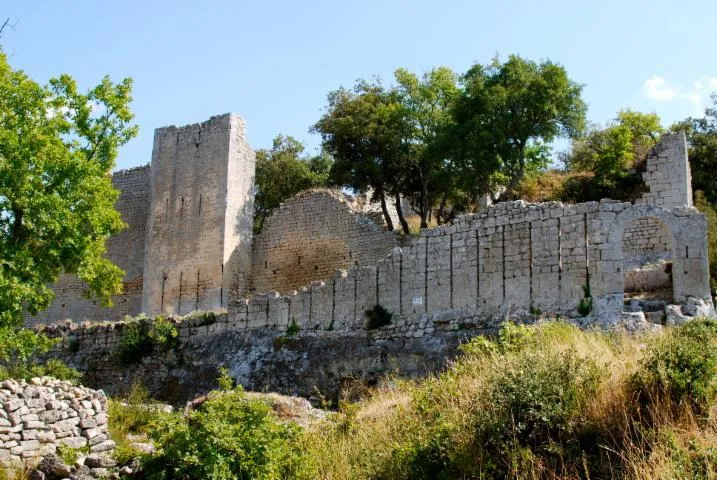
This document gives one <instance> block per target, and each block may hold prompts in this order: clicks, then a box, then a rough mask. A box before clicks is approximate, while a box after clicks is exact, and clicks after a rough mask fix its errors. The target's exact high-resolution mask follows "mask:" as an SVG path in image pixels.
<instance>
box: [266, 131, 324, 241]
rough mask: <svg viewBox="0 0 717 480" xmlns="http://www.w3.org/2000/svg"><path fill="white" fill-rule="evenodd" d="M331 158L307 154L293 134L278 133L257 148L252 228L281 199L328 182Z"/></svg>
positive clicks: (322, 185)
mask: <svg viewBox="0 0 717 480" xmlns="http://www.w3.org/2000/svg"><path fill="white" fill-rule="evenodd" d="M330 168H331V159H330V158H329V157H328V156H326V155H319V156H316V157H311V158H309V157H308V156H307V155H305V154H304V145H303V144H302V143H301V142H299V141H298V140H296V139H295V138H294V137H292V136H284V135H281V134H279V135H277V136H276V137H275V138H274V141H273V145H272V147H271V148H270V149H268V150H259V151H257V152H256V181H255V185H256V193H255V197H254V230H255V231H257V232H258V231H261V229H262V227H263V226H264V221H266V219H267V218H268V217H269V216H270V215H271V212H273V211H274V209H275V208H277V207H278V206H279V205H280V204H281V203H282V202H284V201H286V200H287V199H289V198H291V197H293V196H294V195H296V194H297V193H299V192H302V191H304V190H308V189H309V188H317V187H324V186H327V185H328V176H329V170H330Z"/></svg>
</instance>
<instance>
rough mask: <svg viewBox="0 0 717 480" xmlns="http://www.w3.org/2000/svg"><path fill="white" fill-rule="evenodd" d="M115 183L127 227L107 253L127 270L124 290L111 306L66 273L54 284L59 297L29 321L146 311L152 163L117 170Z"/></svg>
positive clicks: (97, 318) (95, 318)
mask: <svg viewBox="0 0 717 480" xmlns="http://www.w3.org/2000/svg"><path fill="white" fill-rule="evenodd" d="M112 186H113V187H114V188H116V189H117V190H119V191H120V196H119V198H118V199H117V202H116V203H115V208H116V209H117V211H118V212H119V213H120V216H121V217H122V221H124V222H125V223H126V224H127V228H126V229H124V230H122V231H121V232H120V233H118V234H117V235H115V236H112V237H110V238H109V239H108V240H107V256H108V258H109V259H110V260H111V261H112V262H113V263H114V264H115V265H117V266H119V267H120V268H121V269H122V270H124V271H125V276H124V278H123V280H122V287H123V291H122V293H121V294H120V295H116V296H114V297H112V302H113V306H112V307H111V308H105V307H102V305H101V304H100V303H99V302H98V301H97V300H94V299H92V300H91V299H87V298H85V295H84V293H85V291H86V290H87V286H86V285H85V284H84V283H83V282H82V281H80V279H79V278H77V277H76V276H74V275H65V274H63V275H61V276H60V278H59V279H58V281H57V282H56V283H55V284H54V285H53V287H52V289H53V291H54V292H55V298H54V300H53V301H52V303H51V304H50V306H49V307H48V308H47V309H46V310H44V311H43V312H40V313H39V314H38V315H37V316H36V317H28V318H27V319H26V322H27V323H28V324H35V323H53V322H58V321H61V320H65V319H68V318H70V319H72V320H75V321H83V320H93V321H102V320H121V319H122V318H124V316H125V315H132V316H134V315H137V314H138V313H140V312H141V311H142V288H143V284H144V275H143V268H144V247H145V233H146V225H147V215H148V212H149V203H150V197H151V191H150V190H151V189H150V166H149V165H145V166H142V167H137V168H132V169H129V170H120V171H118V172H115V173H114V174H113V175H112Z"/></svg>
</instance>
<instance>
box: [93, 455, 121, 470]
mask: <svg viewBox="0 0 717 480" xmlns="http://www.w3.org/2000/svg"><path fill="white" fill-rule="evenodd" d="M85 465H87V466H88V467H90V468H110V467H115V466H117V462H116V461H115V460H114V459H113V458H110V457H107V456H105V455H88V456H87V457H86V458H85Z"/></svg>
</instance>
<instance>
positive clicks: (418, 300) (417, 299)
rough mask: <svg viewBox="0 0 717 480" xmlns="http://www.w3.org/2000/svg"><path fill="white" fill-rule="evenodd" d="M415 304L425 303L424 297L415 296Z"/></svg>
mask: <svg viewBox="0 0 717 480" xmlns="http://www.w3.org/2000/svg"><path fill="white" fill-rule="evenodd" d="M413 304H414V305H423V297H413Z"/></svg>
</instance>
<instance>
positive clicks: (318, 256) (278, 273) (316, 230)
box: [29, 114, 710, 329]
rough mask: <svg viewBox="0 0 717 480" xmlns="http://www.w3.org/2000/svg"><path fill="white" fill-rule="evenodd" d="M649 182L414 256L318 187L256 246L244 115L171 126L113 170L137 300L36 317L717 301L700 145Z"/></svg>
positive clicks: (418, 242) (493, 212) (672, 149)
mask: <svg viewBox="0 0 717 480" xmlns="http://www.w3.org/2000/svg"><path fill="white" fill-rule="evenodd" d="M643 176H644V180H645V185H646V187H647V192H646V193H645V194H644V195H643V197H642V198H641V199H639V200H638V201H636V202H635V204H630V203H623V202H615V201H609V200H603V201H601V202H588V203H583V204H577V205H567V204H565V205H564V204H561V203H555V202H551V203H543V204H526V203H524V202H522V201H517V202H506V203H500V204H496V205H494V206H491V207H489V208H488V209H487V210H485V211H483V212H482V213H477V214H469V215H465V216H463V217H460V218H458V219H456V220H455V221H454V222H453V223H452V224H450V225H443V226H441V227H439V228H436V229H433V230H424V231H422V232H421V234H420V235H419V236H417V237H415V238H412V239H410V241H408V242H404V243H407V244H406V245H405V246H404V247H403V248H400V247H399V241H400V240H399V238H398V237H397V236H396V235H395V234H393V233H392V232H388V231H385V230H384V229H382V228H381V226H380V223H377V222H374V221H373V219H375V218H376V215H373V216H372V215H370V214H369V212H368V208H367V206H366V205H365V204H363V205H359V204H358V202H356V201H354V200H352V199H351V198H350V197H348V196H346V195H344V194H342V193H340V192H335V191H328V190H323V191H322V190H319V191H309V192H306V193H304V194H300V195H298V196H297V197H296V198H293V199H291V200H289V201H287V202H286V203H285V204H283V205H282V206H281V207H280V208H279V209H277V211H276V212H274V214H273V215H272V217H270V218H269V219H268V220H267V222H266V225H265V226H264V228H263V231H262V232H261V233H260V234H259V235H257V236H256V237H253V235H252V220H253V201H252V199H253V185H254V183H253V177H254V152H253V151H252V150H251V148H250V147H249V146H248V145H247V142H246V139H245V136H244V122H243V120H242V119H241V118H240V117H238V116H236V115H232V114H226V115H222V116H216V117H212V118H211V119H210V120H208V121H206V122H203V123H198V124H194V125H188V126H185V127H179V128H177V127H174V126H171V127H165V128H160V129H157V130H156V132H155V138H154V149H153V153H152V162H151V165H148V166H143V167H138V168H134V169H130V170H124V171H119V172H116V173H115V174H114V175H113V184H114V186H115V187H116V188H118V189H119V190H120V191H121V196H120V198H119V200H118V202H117V208H118V210H119V211H120V212H121V214H122V218H123V219H124V221H125V222H126V223H127V225H128V228H127V229H126V230H124V231H123V232H121V233H120V234H119V235H117V236H116V237H113V238H111V239H110V240H109V244H108V251H109V257H110V259H112V261H114V262H115V263H116V264H117V265H119V266H120V267H121V268H122V269H124V270H125V272H126V275H125V279H124V292H123V293H122V294H121V295H119V296H117V297H115V298H114V306H113V307H112V308H109V309H106V308H102V307H101V306H99V305H98V304H97V302H95V301H92V300H88V299H86V298H85V297H84V295H83V292H84V289H85V287H84V285H83V284H82V283H81V282H80V281H79V280H78V279H76V278H75V277H72V276H69V275H65V276H63V277H62V278H61V279H60V280H59V281H58V283H57V284H56V285H55V287H54V290H55V293H56V298H55V300H54V301H53V303H52V305H51V306H50V308H48V309H47V310H46V311H44V312H42V313H41V314H40V315H39V316H38V317H37V318H35V319H29V322H31V323H52V322H57V321H61V320H64V319H67V318H70V319H73V320H75V321H83V320H92V321H100V320H121V319H122V318H123V317H124V316H125V315H131V316H133V315H137V314H139V313H140V312H145V313H147V314H151V315H154V314H164V315H184V314H187V313H190V312H192V311H195V310H212V309H227V310H228V311H229V313H230V315H233V316H236V317H237V318H240V319H241V322H243V323H245V324H246V325H247V326H261V325H266V324H267V323H269V324H276V325H277V326H281V325H284V326H286V325H289V324H290V323H292V322H293V323H296V324H297V325H298V326H299V327H304V328H313V327H317V328H327V327H331V328H339V329H353V328H363V325H364V323H365V312H366V310H369V309H371V308H373V307H374V306H375V305H381V306H382V307H384V308H385V309H386V310H387V311H388V312H390V313H391V314H393V316H394V317H395V318H396V320H402V321H411V319H418V318H419V317H421V316H425V315H428V314H434V313H436V312H446V311H452V312H454V314H455V315H458V316H464V317H468V316H471V317H475V316H478V317H480V316H483V317H501V318H502V317H505V316H507V315H508V316H509V315H510V314H511V313H514V312H521V311H542V312H555V313H565V314H574V313H575V312H576V311H577V310H578V307H579V306H581V305H582V307H581V308H582V309H584V308H585V306H586V305H587V303H588V299H589V302H590V303H591V304H592V305H591V306H592V312H591V315H592V316H593V317H594V318H595V319H599V320H600V321H601V322H603V323H604V322H610V321H613V322H614V321H616V320H617V319H618V318H619V317H620V316H621V314H622V312H623V309H624V299H625V292H626V291H627V292H628V296H630V295H631V293H633V292H643V291H645V290H654V291H659V293H660V294H661V297H662V298H663V300H664V301H665V302H663V305H662V306H663V307H664V304H670V303H683V304H685V303H686V302H687V301H688V299H689V298H694V299H700V300H702V299H706V300H709V299H710V290H709V281H708V263H707V243H706V224H705V220H704V218H703V216H702V214H700V213H699V212H698V211H697V210H695V209H694V208H693V207H692V191H691V187H690V171H689V164H688V161H687V151H686V141H685V136H684V134H681V133H678V134H672V135H666V136H665V137H664V138H663V139H662V141H661V142H660V143H659V144H658V145H657V146H656V147H655V148H654V149H653V151H652V152H651V154H650V156H649V158H648V161H647V167H646V172H645V173H644V175H643ZM646 266H647V268H645V267H646ZM267 292H268V293H267ZM277 292H279V293H277ZM252 293H256V295H253V296H251V294H252ZM280 294H281V295H280ZM635 308H636V305H635V304H634V302H633V305H632V307H628V310H630V309H632V310H634V309H635ZM663 310H664V309H663ZM648 316H649V315H648Z"/></svg>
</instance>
